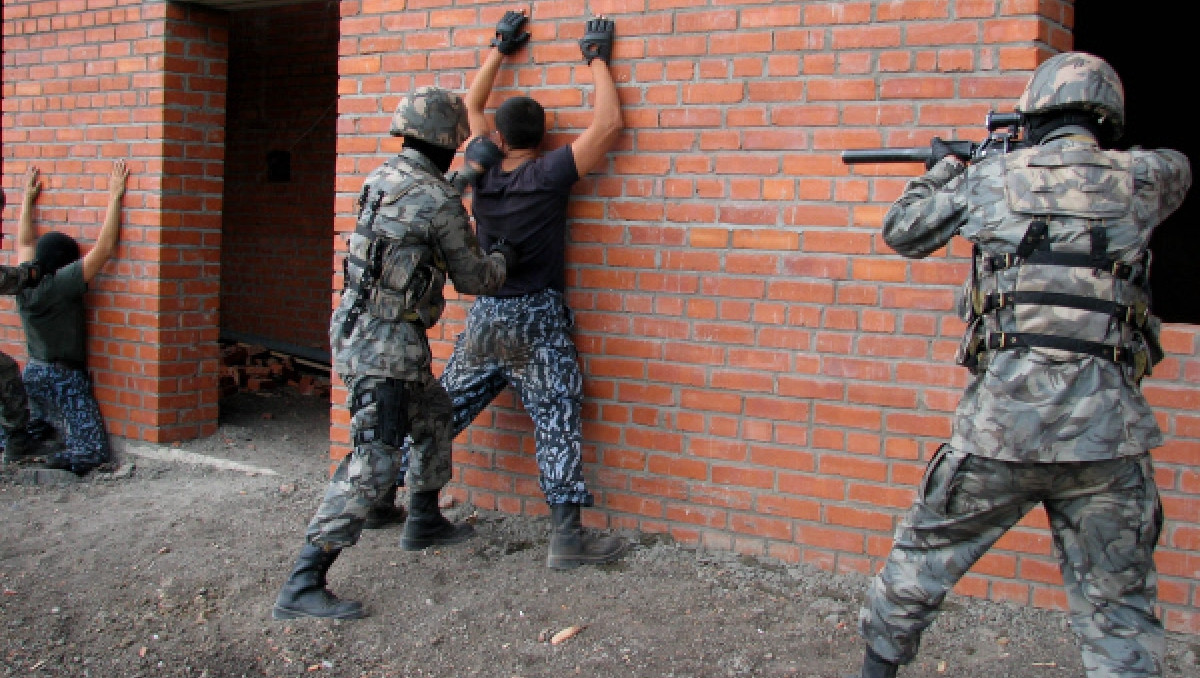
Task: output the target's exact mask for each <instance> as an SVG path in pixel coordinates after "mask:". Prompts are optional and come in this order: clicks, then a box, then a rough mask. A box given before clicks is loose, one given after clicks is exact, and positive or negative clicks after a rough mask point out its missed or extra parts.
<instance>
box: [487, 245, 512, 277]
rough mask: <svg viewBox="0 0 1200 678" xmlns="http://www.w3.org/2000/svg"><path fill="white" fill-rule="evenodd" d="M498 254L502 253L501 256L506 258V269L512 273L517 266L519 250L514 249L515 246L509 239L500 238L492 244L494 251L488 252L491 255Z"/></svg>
mask: <svg viewBox="0 0 1200 678" xmlns="http://www.w3.org/2000/svg"><path fill="white" fill-rule="evenodd" d="M497 252H499V253H500V256H502V257H504V269H505V270H506V271H509V272H511V271H512V269H513V266H516V265H517V257H518V254H517V248H516V247H513V244H512V243H510V242H509V241H508V239H507V238H500V239H499V240H497V241H496V242H494V243H492V249H490V250H488V253H489V254H495V253H497Z"/></svg>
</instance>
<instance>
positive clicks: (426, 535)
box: [400, 490, 475, 551]
mask: <svg viewBox="0 0 1200 678" xmlns="http://www.w3.org/2000/svg"><path fill="white" fill-rule="evenodd" d="M439 494H441V491H440V490H429V491H426V492H410V493H409V503H408V520H406V521H404V535H403V536H401V537H400V548H402V549H404V550H405V551H421V550H423V549H427V548H429V547H430V546H449V545H450V544H460V543H462V542H464V541H466V540H468V539H470V538H471V537H472V535H474V534H475V528H474V527H471V526H470V525H468V524H467V523H452V522H450V521H449V520H447V519H446V516H444V515H442V509H440V508H438V495H439Z"/></svg>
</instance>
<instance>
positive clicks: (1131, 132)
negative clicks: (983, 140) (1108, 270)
mask: <svg viewBox="0 0 1200 678" xmlns="http://www.w3.org/2000/svg"><path fill="white" fill-rule="evenodd" d="M1191 28H1192V26H1191V23H1190V22H1188V21H1184V20H1181V19H1180V18H1178V17H1175V18H1174V19H1172V18H1171V17H1170V16H1167V15H1164V14H1163V13H1161V12H1152V11H1147V9H1146V8H1145V7H1143V8H1140V9H1131V8H1130V5H1129V3H1128V2H1122V1H1120V0H1085V1H1081V2H1076V3H1075V49H1077V50H1080V51H1084V52H1090V53H1092V54H1095V55H1096V56H1099V57H1102V58H1103V59H1105V60H1106V61H1108V63H1110V64H1112V66H1113V68H1115V69H1116V70H1117V73H1118V74H1120V76H1121V82H1122V84H1124V86H1125V112H1126V118H1127V124H1126V133H1125V138H1123V139H1122V140H1121V141H1120V145H1121V147H1122V148H1127V147H1130V146H1141V147H1143V148H1174V149H1176V150H1178V151H1181V152H1183V154H1184V155H1186V156H1188V159H1189V160H1190V161H1191V162H1192V166H1193V171H1195V167H1196V158H1197V157H1200V156H1197V150H1198V143H1197V133H1198V132H1197V125H1196V123H1195V121H1193V120H1192V119H1191V116H1190V112H1191V111H1190V105H1189V104H1188V103H1187V100H1188V97H1187V96H1186V94H1181V92H1184V91H1185V90H1186V87H1187V82H1188V81H1189V78H1190V76H1188V75H1187V72H1188V68H1189V64H1191V63H1192V59H1193V56H1192V53H1191V49H1190V41H1191V40H1194V39H1195V37H1194V35H1192V34H1191ZM1191 193H1195V188H1194V187H1193V190H1192V191H1191ZM1197 204H1200V200H1198V199H1197V198H1196V197H1195V196H1194V195H1189V197H1188V198H1187V200H1185V201H1184V203H1183V206H1182V207H1181V208H1180V209H1179V211H1178V212H1176V213H1175V214H1173V215H1172V216H1171V218H1170V219H1168V220H1167V221H1166V222H1165V223H1163V225H1162V226H1160V227H1159V228H1158V230H1157V231H1155V233H1154V237H1153V239H1152V240H1151V241H1150V250H1151V252H1152V253H1153V256H1154V264H1153V268H1152V269H1151V274H1150V281H1151V285H1152V287H1153V291H1154V310H1155V313H1157V314H1158V316H1159V317H1161V318H1162V319H1163V320H1164V321H1167V322H1177V323H1192V324H1200V231H1198V230H1197V229H1196V226H1195V224H1196V220H1197Z"/></svg>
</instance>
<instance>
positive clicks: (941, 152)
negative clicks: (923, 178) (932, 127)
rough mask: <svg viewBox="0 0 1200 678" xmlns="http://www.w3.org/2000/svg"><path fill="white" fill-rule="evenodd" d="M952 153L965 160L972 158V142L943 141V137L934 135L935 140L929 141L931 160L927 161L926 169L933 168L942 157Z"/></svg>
mask: <svg viewBox="0 0 1200 678" xmlns="http://www.w3.org/2000/svg"><path fill="white" fill-rule="evenodd" d="M948 155H952V156H954V157H956V158H958V159H959V160H962V161H963V162H966V161H968V160H970V159H971V142H969V141H943V140H942V138H941V137H934V138H933V141H931V142H929V160H926V161H925V169H927V170H930V169H933V166H934V165H936V164H938V163H939V162H941V161H942V158H944V157H946V156H948Z"/></svg>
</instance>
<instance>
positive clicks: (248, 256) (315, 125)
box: [221, 1, 340, 361]
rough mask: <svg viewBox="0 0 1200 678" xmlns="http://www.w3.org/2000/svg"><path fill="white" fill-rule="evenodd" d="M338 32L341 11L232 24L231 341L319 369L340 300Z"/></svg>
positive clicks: (278, 8)
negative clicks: (336, 271) (336, 259)
mask: <svg viewBox="0 0 1200 678" xmlns="http://www.w3.org/2000/svg"><path fill="white" fill-rule="evenodd" d="M246 4H247V5H249V4H260V3H249V2H247V3H246ZM339 23H340V15H339V5H338V3H336V2H332V1H322V2H301V3H297V4H290V5H279V4H272V5H270V6H266V7H257V6H255V7H251V8H247V9H238V10H236V11H232V12H230V15H229V76H228V82H229V85H228V103H227V108H226V111H227V119H226V126H225V131H226V139H225V195H224V198H225V200H224V212H223V216H222V219H223V221H222V242H221V337H222V339H225V340H227V341H238V342H245V343H250V344H256V345H261V346H265V347H267V348H270V349H276V350H280V351H284V352H286V353H289V354H292V355H297V356H301V357H305V358H310V359H313V360H319V361H328V353H329V340H328V338H327V337H328V331H329V316H330V313H331V303H330V300H331V299H332V295H333V274H332V266H333V263H332V262H333V252H334V225H333V221H334V192H335V190H336V183H337V181H336V161H337V99H338V96H337V84H338V40H339Z"/></svg>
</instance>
